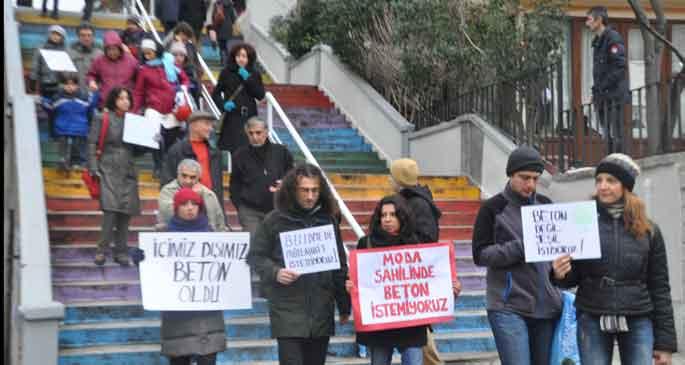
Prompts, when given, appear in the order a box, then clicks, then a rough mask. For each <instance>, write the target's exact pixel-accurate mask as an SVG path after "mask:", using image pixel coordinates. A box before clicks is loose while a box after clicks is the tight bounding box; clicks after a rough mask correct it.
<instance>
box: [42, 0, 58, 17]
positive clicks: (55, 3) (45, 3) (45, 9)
mask: <svg viewBox="0 0 685 365" xmlns="http://www.w3.org/2000/svg"><path fill="white" fill-rule="evenodd" d="M58 10H59V0H54V1H53V2H52V13H53V14H57V11H58ZM47 12H48V0H43V13H47Z"/></svg>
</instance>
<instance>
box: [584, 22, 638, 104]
mask: <svg viewBox="0 0 685 365" xmlns="http://www.w3.org/2000/svg"><path fill="white" fill-rule="evenodd" d="M592 49H593V52H592V60H593V61H592V62H593V69H592V79H593V81H594V84H593V86H592V99H593V102H595V103H601V102H605V101H609V100H610V101H614V102H623V103H628V102H630V92H629V85H628V78H627V77H626V67H627V66H626V53H625V50H626V48H625V44H624V43H623V38H622V37H621V35H620V34H618V32H617V31H615V30H614V29H612V28H610V27H607V28H606V29H605V30H604V33H602V34H601V35H600V36H596V37H595V38H594V39H593V40H592Z"/></svg>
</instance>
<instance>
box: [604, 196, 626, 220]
mask: <svg viewBox="0 0 685 365" xmlns="http://www.w3.org/2000/svg"><path fill="white" fill-rule="evenodd" d="M598 203H599V201H598ZM599 206H601V207H602V208H604V209H605V210H606V211H607V213H609V215H610V216H611V218H614V219H619V218H621V217H623V211H624V210H625V207H626V203H625V201H623V199H621V200H619V201H617V202H616V203H614V204H602V203H599Z"/></svg>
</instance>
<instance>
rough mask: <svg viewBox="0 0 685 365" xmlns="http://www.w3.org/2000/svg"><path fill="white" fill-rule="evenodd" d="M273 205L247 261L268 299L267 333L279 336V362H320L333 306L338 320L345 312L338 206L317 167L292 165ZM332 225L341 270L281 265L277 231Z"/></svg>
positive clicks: (331, 327) (347, 304)
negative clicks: (303, 270) (308, 271)
mask: <svg viewBox="0 0 685 365" xmlns="http://www.w3.org/2000/svg"><path fill="white" fill-rule="evenodd" d="M275 205H276V208H275V209H274V210H273V211H272V212H271V213H269V214H268V215H267V216H266V217H265V218H264V221H263V222H262V223H261V224H260V225H259V227H257V232H256V234H255V238H254V240H252V244H251V246H250V252H249V254H248V257H247V262H248V263H249V264H250V266H252V267H253V268H254V269H255V270H256V271H257V273H258V274H259V276H260V278H261V282H262V289H263V290H264V292H263V293H264V294H265V297H266V298H267V299H268V301H269V318H270V321H271V337H273V338H276V339H277V340H278V359H279V363H280V364H281V365H323V364H324V363H325V362H326V352H327V349H328V341H329V339H330V336H332V335H333V334H334V330H335V316H334V309H335V305H336V304H337V306H338V312H339V314H340V323H343V324H344V323H346V322H347V321H348V319H349V316H350V306H351V304H350V297H349V295H348V294H347V292H346V291H345V279H346V277H347V257H346V254H345V248H344V246H343V242H342V237H341V235H340V226H339V219H338V217H339V212H338V205H337V203H336V201H335V199H334V198H333V195H332V193H331V189H330V187H329V186H328V183H327V182H326V179H325V178H324V176H323V175H322V173H321V170H319V168H318V167H316V166H314V165H311V164H302V165H299V166H296V167H295V168H293V169H292V170H290V172H288V173H287V174H286V175H285V177H284V178H283V182H282V184H281V188H280V190H279V191H278V192H277V193H276V198H275ZM325 225H333V229H334V231H335V238H336V243H337V249H338V255H339V261H340V269H337V270H332V271H323V272H317V273H311V274H299V273H298V272H296V271H294V270H290V269H287V268H285V264H284V260H283V251H282V250H281V240H280V234H281V233H283V232H289V231H295V230H300V229H304V228H312V227H318V226H325Z"/></svg>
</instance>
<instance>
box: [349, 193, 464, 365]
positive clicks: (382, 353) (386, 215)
mask: <svg viewBox="0 0 685 365" xmlns="http://www.w3.org/2000/svg"><path fill="white" fill-rule="evenodd" d="M369 224H370V227H369V231H370V234H369V235H367V236H364V237H362V238H361V239H359V242H358V243H357V249H358V250H363V249H368V248H375V247H392V246H401V245H408V244H416V243H418V242H419V240H418V239H417V238H416V235H415V233H414V232H415V227H414V220H413V218H412V215H411V214H410V212H409V209H408V208H407V203H406V200H405V199H404V198H402V197H401V196H399V195H392V196H386V197H385V198H383V199H382V200H381V201H380V202H379V203H378V205H377V206H376V209H375V210H374V212H373V215H372V216H371V222H370V223H369ZM453 285H454V287H453V289H454V292H455V294H458V291H459V289H460V288H459V286H458V285H457V282H456V281H455V283H454V284H453ZM345 288H346V289H347V291H348V292H352V291H353V290H355V288H354V283H353V282H352V281H351V280H347V281H346V282H345ZM426 327H427V326H425V325H422V326H415V327H406V328H399V329H391V330H383V331H372V332H359V333H357V342H358V343H360V344H362V345H365V346H367V347H368V348H369V354H370V357H371V365H389V364H390V363H391V362H392V353H393V350H394V349H395V348H397V349H399V351H400V353H401V354H402V365H421V364H423V346H425V345H426Z"/></svg>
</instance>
